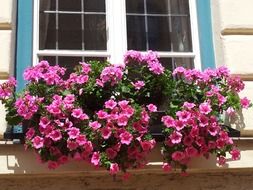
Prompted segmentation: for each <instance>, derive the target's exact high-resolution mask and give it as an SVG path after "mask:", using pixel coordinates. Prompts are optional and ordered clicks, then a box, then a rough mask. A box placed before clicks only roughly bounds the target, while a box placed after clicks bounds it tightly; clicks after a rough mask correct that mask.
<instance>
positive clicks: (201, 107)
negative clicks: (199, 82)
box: [199, 102, 212, 115]
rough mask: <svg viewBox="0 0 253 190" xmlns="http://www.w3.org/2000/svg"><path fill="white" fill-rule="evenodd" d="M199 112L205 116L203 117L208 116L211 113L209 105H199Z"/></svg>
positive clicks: (205, 103)
mask: <svg viewBox="0 0 253 190" xmlns="http://www.w3.org/2000/svg"><path fill="white" fill-rule="evenodd" d="M199 111H200V113H202V114H205V115H207V114H209V113H210V112H211V111H212V108H211V105H210V103H208V102H204V103H202V104H200V105H199Z"/></svg>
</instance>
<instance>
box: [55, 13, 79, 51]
mask: <svg viewBox="0 0 253 190" xmlns="http://www.w3.org/2000/svg"><path fill="white" fill-rule="evenodd" d="M58 35H59V42H58V43H59V49H79V50H81V49H82V28H81V17H80V15H72V14H59V30H58Z"/></svg>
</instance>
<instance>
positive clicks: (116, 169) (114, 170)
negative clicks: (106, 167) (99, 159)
mask: <svg viewBox="0 0 253 190" xmlns="http://www.w3.org/2000/svg"><path fill="white" fill-rule="evenodd" d="M118 172H119V165H118V164H117V163H111V165H110V174H112V175H115V174H117V173H118Z"/></svg>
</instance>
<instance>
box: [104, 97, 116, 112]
mask: <svg viewBox="0 0 253 190" xmlns="http://www.w3.org/2000/svg"><path fill="white" fill-rule="evenodd" d="M115 106H117V102H115V101H114V100H112V99H110V100H108V101H106V102H105V108H108V109H111V110H112V109H113V108H115Z"/></svg>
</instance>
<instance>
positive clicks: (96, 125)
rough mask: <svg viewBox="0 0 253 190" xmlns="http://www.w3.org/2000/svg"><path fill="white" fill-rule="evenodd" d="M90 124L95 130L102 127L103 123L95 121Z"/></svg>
mask: <svg viewBox="0 0 253 190" xmlns="http://www.w3.org/2000/svg"><path fill="white" fill-rule="evenodd" d="M89 126H90V127H91V128H92V129H93V130H97V129H99V128H100V127H101V124H100V123H99V122H98V121H93V122H90V123H89Z"/></svg>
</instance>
